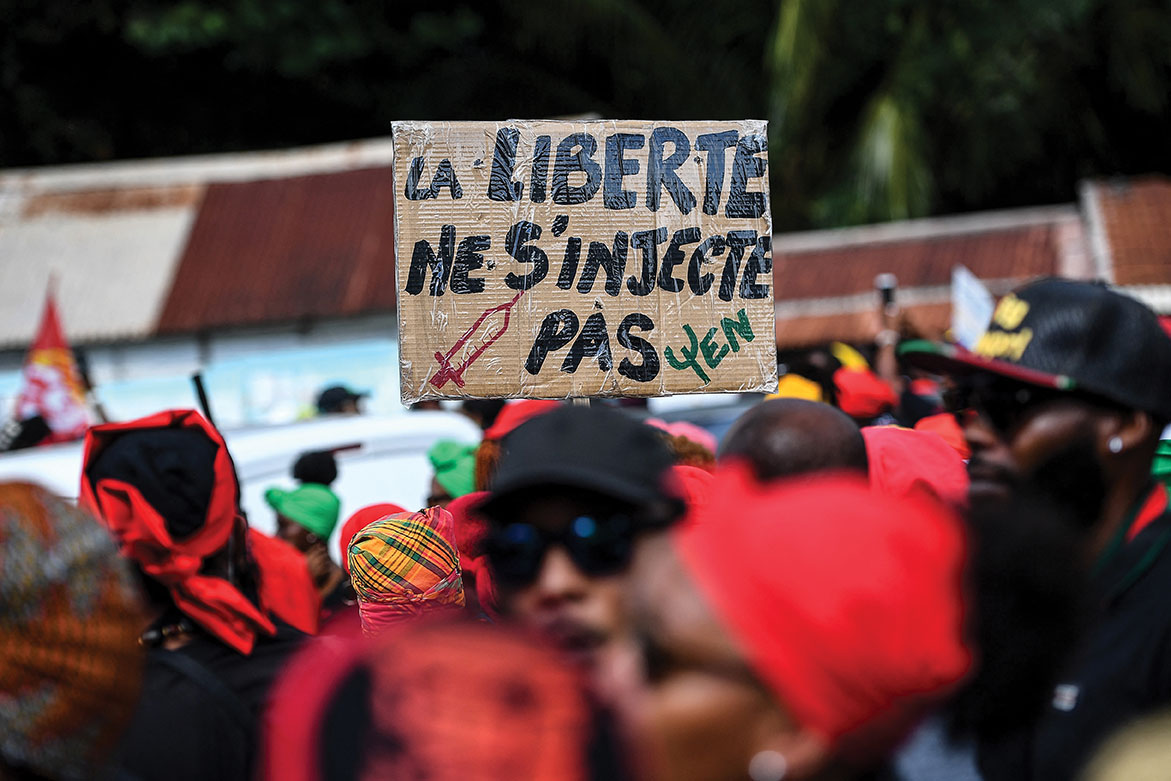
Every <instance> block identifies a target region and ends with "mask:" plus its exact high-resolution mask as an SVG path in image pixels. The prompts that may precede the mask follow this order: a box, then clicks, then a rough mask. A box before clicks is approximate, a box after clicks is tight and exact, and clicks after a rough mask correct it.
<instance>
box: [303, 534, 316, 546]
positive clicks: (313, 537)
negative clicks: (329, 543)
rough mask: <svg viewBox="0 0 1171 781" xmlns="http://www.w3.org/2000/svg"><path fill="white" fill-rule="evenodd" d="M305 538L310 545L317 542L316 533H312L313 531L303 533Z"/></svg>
mask: <svg viewBox="0 0 1171 781" xmlns="http://www.w3.org/2000/svg"><path fill="white" fill-rule="evenodd" d="M305 540H306V541H307V542H308V543H309V544H310V545H312V544H313V543H315V542H317V535H316V534H314V533H313V532H309V533H308V534H306V535H305Z"/></svg>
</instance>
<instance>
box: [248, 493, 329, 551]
mask: <svg viewBox="0 0 1171 781" xmlns="http://www.w3.org/2000/svg"><path fill="white" fill-rule="evenodd" d="M264 501H266V502H268V504H269V506H270V507H272V509H274V510H276V511H277V512H278V513H280V514H281V515H283V516H285V517H286V518H288V519H289V520H290V521H293V522H295V523H299V524H301V525H302V526H304V527H305V528H306V529H308V530H309V531H311V532H313V533H314V534H316V535H317V536H318V537H319V538H321V539H323V540H328V539H329V535H331V534H333V527H335V526H337V518H338V514H339V513H340V512H341V509H342V503H341V500H340V499H338V498H337V494H335V493H334V492H333V491H331V490H329V488H328V487H326V486H324V485H319V484H317V483H305V484H303V485H301V486H300V487H298V488H295V489H293V490H292V491H286V490H284V489H283V488H269V489H268V490H267V491H265V492H264Z"/></svg>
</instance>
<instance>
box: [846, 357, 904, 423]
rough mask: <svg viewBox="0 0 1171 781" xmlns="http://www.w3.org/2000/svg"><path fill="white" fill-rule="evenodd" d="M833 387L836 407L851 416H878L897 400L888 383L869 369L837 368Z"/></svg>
mask: <svg viewBox="0 0 1171 781" xmlns="http://www.w3.org/2000/svg"><path fill="white" fill-rule="evenodd" d="M834 387H835V388H837V391H838V407H839V408H840V409H841V410H842V412H844V413H846V414H847V415H849V416H850V417H852V418H875V417H878V416H879V415H881V414H882V413H884V412H886V411H887V410H890V409H892V408H893V407H894V406H895V405H896V404H898V402H899V400H898V398H897V397H896V396H895V392H894V391H893V390H892V389H891V387H890V385H888V384H886V383H885V382H883V380H882V378H880V377H879V376H878V375H877V374H875V373H874V372H872V371H870V370H869V369H847V368H842V369H838V370H837V371H836V372H834Z"/></svg>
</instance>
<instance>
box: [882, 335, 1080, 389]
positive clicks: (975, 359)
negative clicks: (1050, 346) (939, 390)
mask: <svg viewBox="0 0 1171 781" xmlns="http://www.w3.org/2000/svg"><path fill="white" fill-rule="evenodd" d="M899 357H901V358H902V359H903V360H905V361H906V362H907V363H908V364H910V365H911V366H914V367H915V368H917V369H924V370H926V371H929V372H931V373H932V374H944V375H949V376H956V377H963V376H970V375H973V374H981V373H984V374H996V375H999V376H1001V377H1008V378H1010V379H1013V380H1019V381H1020V382H1027V383H1029V384H1030V385H1039V386H1041V387H1043V388H1055V389H1057V390H1072V389H1073V388H1074V386H1075V384H1076V383H1075V382H1074V381H1073V378H1071V377H1067V376H1066V375H1064V374H1049V373H1048V372H1042V371H1038V370H1036V369H1030V368H1028V367H1025V366H1020V365H1017V364H1015V363H1009V362H1008V361H999V360H996V359H995V358H985V357H983V356H981V355H976V354H975V353H973V352H971V351H969V350H966V349H964V348H963V347H961V346H960V345H958V344H948V343H945V342H931V341H927V340H925V339H914V340H911V341H907V342H903V343H902V344H901V345H899Z"/></svg>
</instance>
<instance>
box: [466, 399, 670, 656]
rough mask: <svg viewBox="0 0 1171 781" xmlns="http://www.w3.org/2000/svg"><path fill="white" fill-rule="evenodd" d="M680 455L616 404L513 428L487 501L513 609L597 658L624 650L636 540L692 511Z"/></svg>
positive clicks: (504, 595)
mask: <svg viewBox="0 0 1171 781" xmlns="http://www.w3.org/2000/svg"><path fill="white" fill-rule="evenodd" d="M671 465H672V456H671V453H670V451H669V450H668V449H667V446H666V444H664V442H663V440H662V437H660V436H659V434H658V432H657V431H656V430H655V429H653V428H651V427H650V426H646V425H644V424H642V423H639V422H638V421H636V420H634V419H633V418H631V417H628V416H627V415H626V414H624V413H621V412H618V411H617V410H612V409H606V408H601V407H596V408H595V407H590V408H583V407H562V408H559V409H557V410H555V411H553V412H550V413H548V414H545V415H542V416H540V417H536V418H533V419H532V420H530V421H528V422H526V423H525V424H523V425H522V426H520V427H518V428H517V429H516V430H515V431H513V432H512V433H510V434H509V435H508V436H507V437H506V438H505V439H504V440H503V441H502V442H501V455H500V462H499V468H498V471H497V473H496V477H495V481H494V483H493V489H492V493H491V495H490V496H489V497H488V499H487V500H485V502H484V503H483V504H482V505H481V507H480V512H481V513H482V514H483V515H484V516H485V517H486V518H488V519H489V521H490V523H491V530H490V532H489V536H488V540H487V542H486V549H487V555H488V562H489V565H490V567H491V569H492V573H493V575H494V577H495V581H496V585H497V589H498V596H499V604H500V608H501V611H502V612H503V613H504V614H505V615H507V616H509V617H511V618H512V619H513V620H515V621H518V622H519V623H521V624H523V625H526V626H528V627H531V628H534V629H536V630H537V631H539V632H540V633H542V634H544V635H545V636H547V637H549V638H551V639H552V640H553V641H554V642H556V643H557V644H558V645H559V646H561V648H562V649H564V650H565V651H567V652H568V653H569V655H570V656H571V657H572V658H574V659H575V660H576V661H578V662H580V663H582V664H584V665H585V666H587V667H591V666H593V665H594V663H595V662H596V661H597V660H598V658H599V657H600V656H601V655H602V654H604V653H606V652H607V651H608V650H612V649H613V648H614V647H615V645H616V644H617V643H618V642H619V641H620V640H621V639H622V638H623V637H624V632H625V630H626V627H627V621H626V600H625V583H624V575H625V573H626V570H627V568H628V566H629V564H630V557H631V553H632V550H633V544H634V541H635V539H636V538H637V537H638V536H639V535H640V534H641V533H643V532H644V531H646V530H648V529H654V528H661V527H664V526H666V525H669V524H670V523H671V522H672V521H674V520H675V519H676V518H677V517H678V516H679V515H680V514H681V513H682V510H683V502H682V500H681V499H679V498H678V497H677V496H676V495H675V493H674V492H672V491H671V490H669V489H668V487H667V484H666V481H667V479H668V473H669V468H670V467H671Z"/></svg>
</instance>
